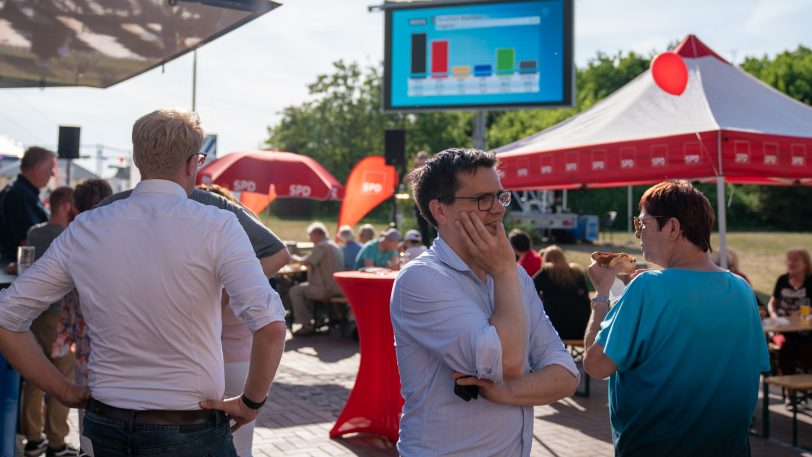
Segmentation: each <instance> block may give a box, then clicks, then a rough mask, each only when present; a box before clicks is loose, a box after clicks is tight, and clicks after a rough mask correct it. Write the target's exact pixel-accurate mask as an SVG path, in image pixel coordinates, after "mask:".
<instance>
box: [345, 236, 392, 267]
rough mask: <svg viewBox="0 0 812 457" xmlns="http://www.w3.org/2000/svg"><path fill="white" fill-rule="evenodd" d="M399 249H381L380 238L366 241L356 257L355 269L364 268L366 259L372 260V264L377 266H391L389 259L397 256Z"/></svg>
mask: <svg viewBox="0 0 812 457" xmlns="http://www.w3.org/2000/svg"><path fill="white" fill-rule="evenodd" d="M397 255H398V251H381V249H380V248H379V247H378V240H371V241H367V242H366V243H364V246H363V247H362V248H361V251H360V252H359V253H358V256H356V257H355V269H356V270H360V269H361V268H364V259H370V260H372V265H374V266H376V267H384V268H387V267H389V259H391V258H392V257H396V256H397Z"/></svg>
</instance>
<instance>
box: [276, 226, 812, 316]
mask: <svg viewBox="0 0 812 457" xmlns="http://www.w3.org/2000/svg"><path fill="white" fill-rule="evenodd" d="M262 219H263V222H265V224H267V225H268V226H269V227H270V228H271V230H273V231H274V233H276V235H277V236H279V237H280V238H282V239H283V240H296V241H306V240H307V235H306V230H307V226H308V225H309V224H310V223H311V222H312V221H307V220H282V219H276V218H268V217H267V216H266V215H263V217H262ZM322 222H324V224H325V225H326V226H327V229H328V230H329V231H330V232H331V233H335V230H336V221H335V219H332V220H328V219H324V220H322ZM363 222H370V223H372V224H373V225H374V226H375V228H376V229H378V231H381V230H384V229H386V228H387V227H388V224H387V223H386V222H385V221H366V220H365V221H363ZM356 229H357V226H356ZM711 244H712V245H713V246H714V247H718V246H719V237H718V235H717V234H716V233H714V234H713V235H712V237H711ZM727 244H728V247H729V248H731V249H733V250H735V251H736V253H737V254H738V255H739V264H740V265H739V268H740V269H741V271H742V272H744V274H746V275H747V277H748V278H750V281H752V283H753V288H754V289H755V290H756V291H758V292H760V293H761V297H762V298H764V297H769V295H770V294H771V293H772V290H773V286H774V285H775V280H776V279H777V278H778V276H779V275H781V274H782V273H785V272H786V267H785V266H784V252H785V251H786V250H787V249H788V248H791V247H796V246H801V247H805V248H806V249H810V250H812V234H810V233H792V232H734V233H728V237H727ZM542 247H544V246H542V245H538V246H536V248H537V249H539V248H542ZM561 247H562V248H563V249H564V251H565V252H566V254H567V258H568V259H569V261H570V262H576V263H579V264H581V265H583V266H584V267H586V266H588V265H589V264H590V263H591V260H590V257H589V255H590V254H591V253H592V252H593V251H622V252H627V253H629V254H631V255H634V256H636V257H637V258H638V259H641V260H642V258H643V253H642V252H641V250H640V243H639V241H638V240H637V239H636V238H634V237H633V236H630V235H628V234H627V233H626V232H614V233H611V234H609V233H602V234H601V237H600V239H599V241H598V242H597V243H595V244H566V245H561ZM765 302H766V300H765Z"/></svg>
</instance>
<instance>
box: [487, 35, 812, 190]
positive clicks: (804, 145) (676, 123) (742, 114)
mask: <svg viewBox="0 0 812 457" xmlns="http://www.w3.org/2000/svg"><path fill="white" fill-rule="evenodd" d="M675 52H676V53H678V54H679V55H680V56H682V57H683V59H684V60H685V64H686V66H687V67H688V74H689V76H688V86H687V87H686V89H685V92H684V93H683V94H682V95H680V96H673V95H670V94H668V93H666V92H664V91H663V90H661V89H660V88H659V87H658V86H657V85H656V83H655V82H654V80H653V78H652V77H651V74H650V70H647V71H645V72H644V73H643V74H641V75H640V76H638V77H637V78H635V79H634V80H632V81H631V82H629V83H628V84H626V85H625V86H623V87H622V88H621V89H619V90H618V91H616V92H615V93H613V94H612V95H610V96H609V97H607V98H605V99H604V100H602V101H601V102H599V103H598V104H596V105H595V106H593V107H592V108H590V109H589V110H587V111H584V112H583V113H581V114H579V115H577V116H574V117H572V118H570V119H568V120H566V121H564V122H561V123H559V124H557V125H554V126H552V127H550V128H548V129H546V130H543V131H542V132H539V133H537V134H535V135H532V136H530V137H527V138H524V139H522V140H519V141H516V142H514V143H511V144H508V145H506V146H503V147H501V148H498V149H496V150H495V152H496V153H498V154H499V156H500V162H501V169H502V171H503V173H504V176H503V178H502V184H503V185H504V186H505V188H508V189H514V190H529V189H545V188H558V189H561V188H580V187H609V186H624V185H633V184H648V183H652V182H658V181H661V180H663V179H669V178H685V179H697V180H701V179H703V178H713V177H718V176H724V177H725V179H726V180H727V181H728V182H734V183H752V184H805V185H810V184H812V162H811V161H812V107H809V106H807V105H805V104H803V103H801V102H799V101H797V100H795V99H793V98H791V97H788V96H786V95H784V94H782V93H781V92H779V91H777V90H775V89H773V88H772V87H770V86H768V85H767V84H764V83H763V82H761V81H759V80H758V79H756V78H754V77H753V76H751V75H749V74H747V73H746V72H744V71H742V70H741V69H739V68H737V67H735V66H733V65H731V64H730V63H728V62H727V61H725V60H724V59H722V58H721V57H719V56H718V55H717V54H716V53H715V52H713V51H712V50H711V49H710V48H708V47H707V46H706V45H705V44H704V43H702V42H701V41H700V40H699V39H698V38H697V37H695V36H693V35H688V37H686V38H685V39H684V40H683V41H682V43H680V44H679V46H677V48H676V49H675Z"/></svg>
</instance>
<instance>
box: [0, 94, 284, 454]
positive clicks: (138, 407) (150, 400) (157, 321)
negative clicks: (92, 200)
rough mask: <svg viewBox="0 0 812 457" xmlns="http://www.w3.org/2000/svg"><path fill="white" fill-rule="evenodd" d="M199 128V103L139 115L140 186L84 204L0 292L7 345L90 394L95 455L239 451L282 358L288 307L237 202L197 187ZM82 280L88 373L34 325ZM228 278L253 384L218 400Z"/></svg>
mask: <svg viewBox="0 0 812 457" xmlns="http://www.w3.org/2000/svg"><path fill="white" fill-rule="evenodd" d="M203 137H204V132H203V130H202V128H201V127H200V124H199V121H198V119H197V116H196V115H194V114H191V113H186V112H182V111H175V110H158V111H154V112H152V113H150V114H148V115H146V116H144V117H142V118H141V119H139V120H138V121H137V122H136V123H135V125H134V127H133V156H134V160H135V164H136V166H137V167H138V168H139V171H140V172H141V176H142V177H143V181H141V182H140V183H139V184H138V185H137V186H136V188H135V190H134V191H133V193H132V195H131V196H130V198H127V199H124V200H121V201H118V202H115V203H113V204H110V205H107V206H105V207H102V208H97V209H95V210H91V211H86V212H85V213H83V214H81V215H80V216H79V217H77V218H76V220H75V221H74V222H73V223H72V224H71V225H70V226H69V227H68V229H67V230H66V231H65V232H64V233H63V234H62V235H61V236H60V237H59V238H57V239H56V240H55V241H54V243H53V244H52V245H51V247H50V248H49V249H48V252H47V253H46V254H45V256H43V257H42V258H41V259H39V260H38V261H37V262H36V263H35V264H34V266H32V267H31V268H29V269H28V270H26V272H25V273H24V274H23V275H22V276H20V277H18V278H17V279H16V280H15V281H14V283H13V284H12V286H11V287H10V288H8V289H6V290H4V291H3V292H2V293H0V350H2V352H3V353H4V355H5V356H6V358H7V359H8V360H9V361H10V362H11V363H12V365H14V366H15V367H16V368H17V369H18V370H19V371H20V373H21V374H22V375H23V376H24V377H25V378H26V379H28V380H29V381H31V382H33V383H35V384H36V385H37V386H39V387H40V388H42V389H43V390H44V391H45V392H47V393H48V394H49V395H52V396H54V397H56V398H57V399H59V401H61V402H62V403H64V404H65V405H67V406H71V407H84V406H87V412H86V414H85V418H84V432H83V436H82V437H81V439H82V448H83V450H84V451H85V452H86V453H87V454H89V455H98V456H111V457H115V456H125V455H133V454H140V453H142V452H149V453H150V455H156V456H159V455H166V456H169V455H171V456H200V455H217V456H236V453H235V451H234V446H233V445H232V443H231V430H230V429H231V428H233V429H236V428H238V427H240V426H241V425H243V424H245V423H246V422H249V421H251V420H253V419H254V418H255V417H256V416H257V413H258V409H259V408H260V407H261V406H262V404H263V403H264V402H265V399H266V398H267V393H268V390H269V389H270V385H271V381H272V380H273V377H274V375H275V373H276V369H277V367H278V365H279V360H280V358H281V354H282V351H283V346H284V338H285V325H284V310H283V308H282V304H281V302H280V300H279V296H278V295H277V294H276V292H274V291H273V289H271V288H270V286H269V285H268V281H267V279H266V278H265V276H264V274H263V273H262V268H261V267H260V264H259V261H258V260H257V258H256V256H255V255H254V251H253V250H252V248H251V244H250V243H249V241H248V237H247V236H246V234H245V231H244V230H242V229H241V228H240V225H239V224H238V222H237V219H236V218H235V217H234V215H233V214H232V213H229V212H226V211H222V210H219V209H217V208H213V207H210V206H204V205H201V204H199V203H196V202H194V201H192V200H190V199H189V198H188V196H189V194H190V193H191V192H192V190H193V189H194V184H195V178H196V175H197V168H198V166H199V165H200V164H202V162H203V160H202V159H203V158H204V157H203V155H202V154H201V153H199V152H198V151H199V150H200V145H201V144H202V141H203ZM73 287H76V289H77V291H78V292H79V295H80V297H81V303H82V311H83V313H84V317H85V320H86V322H87V326H88V333H89V335H90V337H91V339H92V341H93V343H92V344H93V346H92V347H93V349H92V353H91V356H90V361H89V371H90V373H89V379H88V381H89V386H88V387H80V386H77V385H75V384H73V383H71V382H70V381H68V380H67V379H66V378H65V377H64V376H62V375H61V374H60V373H59V372H58V371H57V370H56V369H55V368H54V367H53V365H51V364H50V363H48V361H47V359H45V357H44V355H42V351H39V349H38V347H37V346H36V342H35V341H34V340H33V338H32V337H31V334H30V332H29V331H28V327H29V325H30V323H31V321H32V320H33V318H34V317H36V315H38V314H39V313H40V312H41V311H42V310H43V309H44V308H46V307H47V305H48V304H49V303H51V302H53V301H55V300H56V299H57V298H58V297H61V296H62V295H64V294H65V293H67V292H68V291H69V290H70V289H72V288H73ZM222 287H225V289H226V292H227V293H228V295H229V296H230V305H229V306H231V308H232V310H233V311H234V313H235V314H236V315H238V316H240V317H241V318H242V319H243V321H244V322H245V323H246V325H247V326H248V328H249V329H250V330H251V332H252V333H253V334H254V336H253V345H252V351H251V366H250V369H249V375H248V379H247V380H246V382H245V388H244V390H243V394H242V395H241V396H239V397H235V398H230V399H226V400H223V401H220V399H221V398H222V395H223V390H224V377H223V358H222V357H223V356H222V349H221V345H220V331H221V328H222V324H221V307H220V290H221V288H222ZM91 395H92V398H91ZM229 419H231V420H232V421H234V423H235V424H234V426H233V427H230V426H229Z"/></svg>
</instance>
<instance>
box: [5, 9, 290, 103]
mask: <svg viewBox="0 0 812 457" xmlns="http://www.w3.org/2000/svg"><path fill="white" fill-rule="evenodd" d="M277 6H279V4H278V3H275V2H272V1H269V0H72V1H63V0H39V1H30V0H4V1H0V88H3V87H46V86H91V87H109V86H112V85H113V84H116V83H119V82H121V81H124V80H126V79H129V78H132V77H133V76H136V75H139V74H141V73H143V72H145V71H147V70H150V69H152V68H154V67H156V66H158V65H161V64H163V63H165V62H167V61H170V60H172V59H174V58H176V57H178V56H181V55H183V54H185V53H187V52H189V51H191V50H193V49H195V48H197V47H199V46H201V45H202V44H204V43H207V42H209V41H211V40H213V39H215V38H217V37H219V36H220V35H223V34H225V33H227V32H229V31H231V30H233V29H235V28H237V27H239V26H241V25H243V24H245V23H247V22H249V21H251V20H253V19H256V18H257V17H259V16H262V15H263V14H265V13H267V12H269V11H271V10H272V9H274V8H276V7H277Z"/></svg>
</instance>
